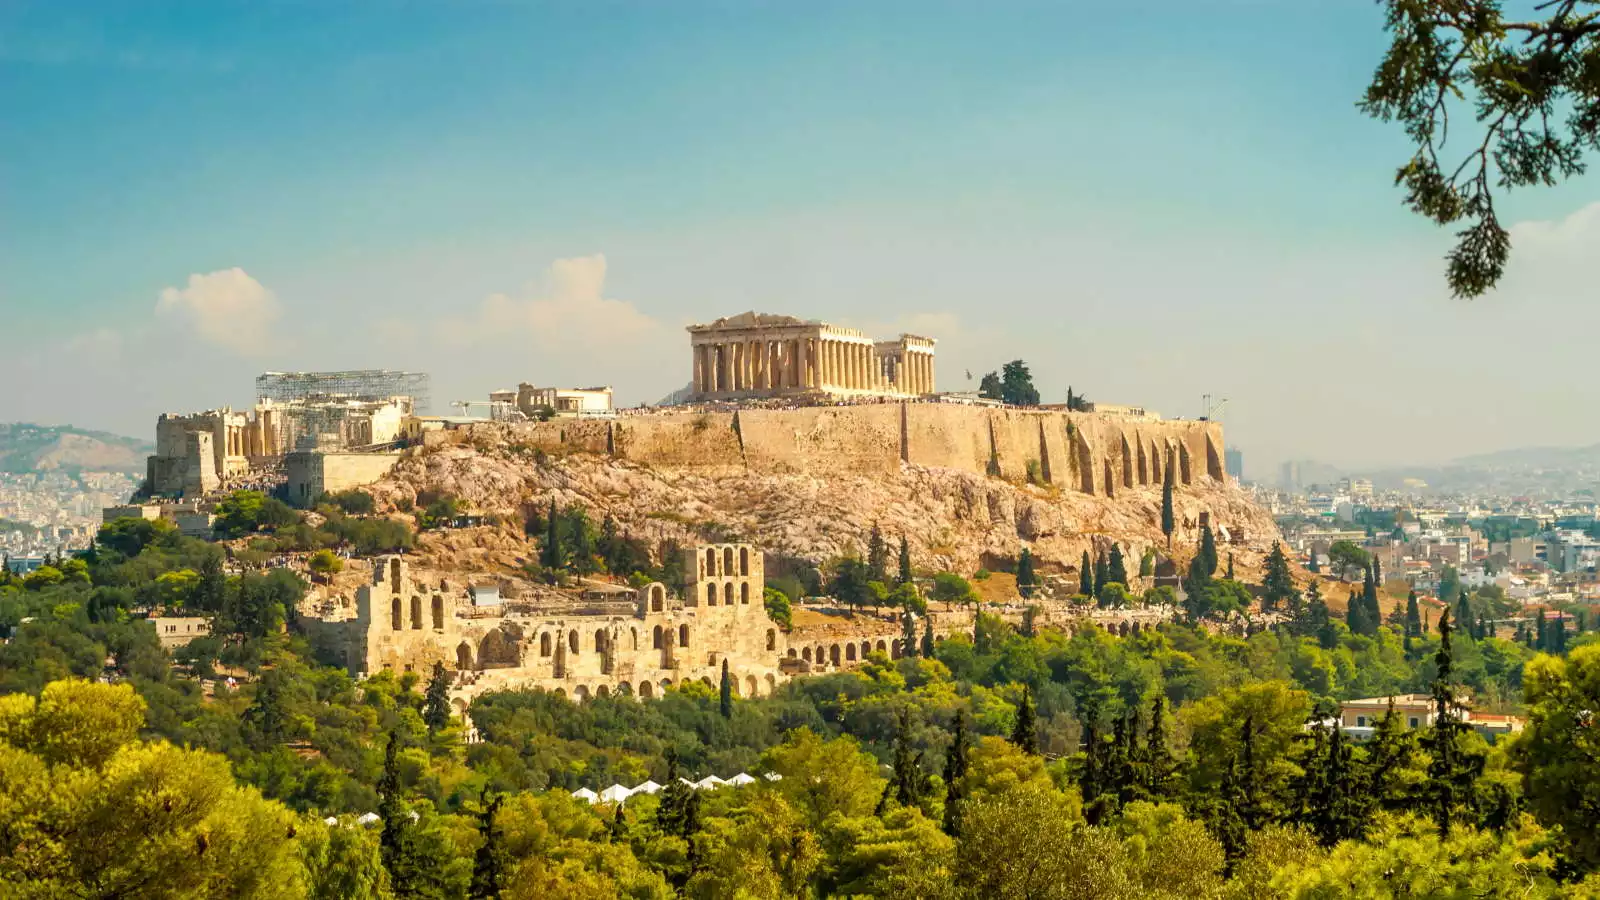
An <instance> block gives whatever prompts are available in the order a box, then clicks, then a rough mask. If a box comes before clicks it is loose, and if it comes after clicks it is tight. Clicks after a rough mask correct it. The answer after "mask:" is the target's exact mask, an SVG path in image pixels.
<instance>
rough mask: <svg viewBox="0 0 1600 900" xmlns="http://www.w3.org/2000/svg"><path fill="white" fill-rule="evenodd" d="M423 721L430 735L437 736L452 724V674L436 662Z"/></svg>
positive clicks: (442, 664) (424, 707) (427, 694)
mask: <svg viewBox="0 0 1600 900" xmlns="http://www.w3.org/2000/svg"><path fill="white" fill-rule="evenodd" d="M422 721H423V723H424V724H426V725H427V726H428V733H429V734H437V733H439V732H440V731H443V730H444V728H445V726H447V725H449V724H450V673H449V672H447V671H445V668H444V663H441V662H435V663H434V664H433V671H432V672H431V673H430V674H429V676H428V688H427V693H426V694H425V695H424V698H423V702H422Z"/></svg>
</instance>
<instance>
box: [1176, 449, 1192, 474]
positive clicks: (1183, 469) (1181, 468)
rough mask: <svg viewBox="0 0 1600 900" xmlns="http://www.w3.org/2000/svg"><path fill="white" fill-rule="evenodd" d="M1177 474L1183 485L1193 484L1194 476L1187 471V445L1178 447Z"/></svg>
mask: <svg viewBox="0 0 1600 900" xmlns="http://www.w3.org/2000/svg"><path fill="white" fill-rule="evenodd" d="M1178 473H1179V474H1180V475H1182V476H1183V478H1182V481H1183V483H1184V484H1194V474H1193V473H1192V472H1191V471H1190V470H1189V445H1188V444H1179V445H1178Z"/></svg>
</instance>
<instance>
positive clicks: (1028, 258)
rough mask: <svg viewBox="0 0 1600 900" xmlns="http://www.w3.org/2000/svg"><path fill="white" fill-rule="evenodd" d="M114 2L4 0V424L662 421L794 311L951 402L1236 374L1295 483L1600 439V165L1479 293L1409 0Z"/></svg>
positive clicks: (1201, 385) (1249, 429) (1217, 383)
mask: <svg viewBox="0 0 1600 900" xmlns="http://www.w3.org/2000/svg"><path fill="white" fill-rule="evenodd" d="M79 9H80V12H79V13H78V14H77V15H67V14H64V13H61V12H60V11H58V10H56V9H54V8H52V7H51V6H49V5H45V4H19V5H11V6H8V7H7V9H6V10H5V11H4V12H0V35H3V37H0V77H3V78H4V80H5V82H6V83H7V84H8V88H7V90H6V91H5V92H3V93H0V116H4V118H5V119H6V121H8V122H9V123H11V124H12V126H13V128H12V129H11V131H12V132H13V135H14V136H13V137H12V139H10V140H8V141H6V142H4V144H3V145H0V172H3V173H5V175H6V181H7V182H8V194H7V199H6V202H5V203H4V204H0V232H3V233H4V234H6V236H7V239H6V240H5V241H3V242H0V309H3V311H4V314H5V316H6V317H7V320H8V322H9V324H10V325H11V327H12V328H13V329H14V330H15V333H17V334H21V335H25V336H27V337H28V340H26V341H25V345H24V347H23V349H22V350H21V351H20V352H16V353H11V354H7V356H6V358H5V359H3V360H0V384H3V385H6V386H8V389H7V390H6V391H5V393H4V399H3V400H0V420H3V421H12V420H23V421H43V422H71V423H72V424H76V425H81V426H84V427H92V428H106V429H109V430H113V431H117V432H121V433H125V434H131V435H134V436H139V437H146V438H148V436H149V434H150V430H151V423H152V422H153V421H154V417H155V416H156V415H157V414H158V413H160V412H164V411H180V410H186V409H201V408H208V407H212V406H219V405H224V404H232V405H235V406H241V405H245V404H247V403H248V402H249V401H250V400H251V398H252V391H251V389H250V379H251V378H253V377H254V376H255V375H257V374H259V373H260V372H262V371H266V370H273V369H284V370H288V369H293V370H301V369H304V370H325V369H347V368H364V367H388V368H403V369H420V370H423V371H428V372H430V373H432V374H433V375H434V378H435V396H436V403H435V405H436V406H438V407H440V410H438V411H446V410H447V409H448V407H447V406H446V404H448V402H449V401H451V400H456V399H482V398H483V397H485V396H486V395H487V392H488V391H490V390H493V389H497V388H505V387H509V386H514V385H515V384H516V383H518V382H519V381H530V382H536V383H541V384H595V383H609V384H613V385H615V386H616V388H617V392H618V393H617V400H618V403H619V404H624V405H632V404H636V403H640V402H653V401H655V400H658V399H660V398H661V397H663V396H665V395H667V394H668V393H670V392H672V391H675V390H679V389H682V388H683V387H684V386H685V385H686V384H688V382H689V380H690V374H691V373H690V371H689V367H688V365H687V364H686V362H685V353H684V350H685V347H686V344H687V338H686V336H685V334H684V332H683V330H682V329H683V326H685V325H687V324H690V323H693V322H707V321H711V320H714V319H716V318H718V317H720V316H727V315H735V314H738V313H741V312H744V311H746V310H755V311H758V312H769V313H775V314H791V315H797V316H801V317H803V318H808V319H811V318H816V319H823V320H826V321H829V322H833V323H836V324H839V325H841V326H846V327H852V328H858V329H860V330H862V331H865V332H867V333H872V334H892V333H898V332H901V331H910V332H913V333H919V334H927V335H929V336H931V337H934V338H937V339H938V340H939V345H938V355H939V372H940V379H939V386H940V388H941V389H962V388H966V387H976V383H977V378H978V377H980V376H981V375H982V374H983V373H984V372H987V371H991V370H995V369H998V368H999V367H1000V366H1001V365H1002V364H1003V363H1004V362H1006V361H1008V360H1010V359H1013V358H1022V359H1024V360H1027V361H1028V363H1029V364H1030V367H1031V368H1032V370H1033V372H1034V375H1035V378H1036V381H1037V383H1038V385H1039V387H1040V390H1041V393H1042V394H1043V396H1044V399H1045V400H1046V401H1047V402H1050V401H1055V402H1059V401H1061V400H1062V399H1064V397H1065V393H1066V390H1067V387H1068V386H1069V385H1071V386H1072V387H1073V388H1074V389H1075V390H1077V391H1079V392H1081V393H1084V394H1087V395H1088V396H1089V397H1090V399H1093V400H1100V401H1103V402H1108V403H1127V404H1138V405H1142V406H1146V407H1149V408H1153V409H1156V410H1159V411H1160V412H1162V413H1163V414H1165V415H1167V416H1169V417H1179V416H1182V417H1188V418H1193V417H1195V416H1198V415H1199V414H1200V413H1201V395H1202V394H1205V393H1210V394H1212V395H1214V396H1217V397H1228V398H1230V401H1231V402H1230V404H1229V406H1228V408H1227V409H1226V411H1225V412H1224V414H1223V417H1222V419H1223V422H1224V425H1225V427H1226V429H1227V432H1228V443H1229V444H1230V445H1231V446H1235V447H1238V448H1239V449H1241V450H1243V451H1244V452H1245V455H1246V457H1247V462H1246V466H1247V473H1248V474H1249V475H1251V476H1252V477H1254V478H1256V479H1258V480H1265V479H1267V478H1269V477H1270V473H1273V472H1274V471H1275V470H1276V467H1277V465H1278V464H1279V463H1280V462H1281V461H1283V460H1286V459H1318V460H1326V461H1327V462H1329V463H1332V464H1335V465H1339V466H1341V467H1343V468H1349V469H1361V468H1372V467H1379V466H1384V465H1395V464H1423V463H1429V462H1438V461H1443V460H1447V459H1453V458H1456V457H1459V456H1464V455H1469V454H1473V453H1481V452H1487V451H1493V450H1497V449H1502V448H1509V447H1520V446H1532V445H1566V446H1578V445H1587V444H1593V443H1596V442H1597V441H1600V424H1597V423H1594V422H1592V421H1589V420H1587V417H1584V416H1581V415H1573V414H1571V413H1572V411H1579V410H1583V409H1585V402H1586V400H1587V399H1588V396H1589V395H1590V393H1592V392H1591V391H1590V390H1589V389H1588V388H1587V387H1586V386H1585V385H1586V378H1585V376H1586V375H1588V372H1589V369H1588V367H1587V365H1586V364H1587V362H1588V360H1589V358H1590V356H1591V355H1592V354H1591V351H1590V349H1589V341H1588V339H1587V335H1589V334H1592V333H1593V332H1594V329H1595V326H1596V325H1600V304H1595V303H1594V302H1593V300H1594V299H1595V296H1594V290H1593V288H1592V287H1590V286H1588V285H1586V284H1585V282H1584V275H1585V260H1584V256H1585V254H1586V252H1592V248H1593V247H1594V246H1596V245H1597V244H1600V202H1596V201H1597V198H1600V188H1597V187H1596V182H1595V181H1594V180H1593V179H1590V180H1588V181H1585V180H1582V179H1580V180H1577V181H1574V182H1571V183H1568V184H1565V185H1562V186H1560V187H1557V188H1554V189H1550V190H1541V191H1534V192H1525V193H1523V194H1520V195H1514V196H1513V197H1512V198H1510V200H1509V201H1508V203H1507V205H1506V207H1505V209H1504V214H1505V215H1506V217H1507V221H1508V222H1514V223H1516V224H1515V226H1514V227H1513V229H1512V231H1513V240H1514V245H1515V250H1514V255H1513V259H1512V263H1511V266H1510V268H1509V269H1508V273H1507V277H1506V281H1505V283H1504V284H1503V285H1502V287H1501V288H1500V290H1498V291H1497V292H1495V293H1493V294H1491V295H1489V296H1487V297H1485V298H1483V299H1482V300H1479V301H1475V302H1472V303H1465V302H1461V301H1455V300H1451V299H1450V298H1449V296H1448V290H1447V289H1446V287H1445V285H1444V281H1443V266H1442V261H1441V256H1442V254H1443V253H1444V252H1445V250H1446V249H1447V248H1448V246H1449V244H1450V240H1451V237H1450V235H1449V234H1448V233H1444V232H1440V231H1438V230H1436V229H1434V228H1432V227H1431V226H1430V225H1428V224H1427V223H1426V222H1423V221H1421V220H1419V219H1417V218H1416V217H1414V216H1413V215H1412V214H1410V213H1408V212H1407V211H1405V210H1404V209H1402V208H1401V206H1400V204H1399V202H1398V201H1399V196H1398V192H1397V191H1396V190H1394V189H1393V188H1392V187H1391V186H1390V179H1391V176H1392V172H1393V169H1394V167H1395V165H1397V164H1398V163H1399V162H1400V161H1401V160H1403V159H1404V158H1405V155H1406V152H1407V148H1406V146H1405V142H1404V137H1403V135H1401V134H1399V133H1398V131H1397V130H1396V129H1394V128H1392V127H1388V126H1384V125H1383V124H1381V123H1377V122H1373V121H1371V120H1368V119H1365V118H1363V117H1362V116H1361V115H1360V114H1359V113H1358V112H1357V111H1356V110H1355V108H1354V101H1355V99H1356V98H1357V97H1359V95H1360V92H1361V90H1362V88H1363V87H1364V85H1365V82H1366V80H1367V78H1368V77H1369V76H1370V73H1371V70H1372V68H1373V67H1374V66H1375V65H1376V62H1377V60H1378V57H1379V55H1380V54H1381V52H1382V49H1383V47H1384V43H1385V36H1384V34H1383V32H1382V29H1381V24H1382V23H1381V16H1380V10H1378V9H1377V8H1376V7H1373V6H1370V5H1367V4H1333V3H1317V4H1294V5H1289V4H1276V3H1265V2H1260V3H1236V4H1228V5H1226V6H1225V7H1222V8H1219V9H1214V10H1213V9H1208V10H1205V11H1199V10H1195V9H1193V8H1188V7H1185V6H1184V5H1181V4H1169V3H1158V4H1155V5H1154V6H1153V7H1151V9H1150V10H1148V12H1150V13H1151V14H1159V15H1161V16H1163V17H1165V19H1166V20H1167V21H1169V23H1170V24H1171V25H1172V26H1173V27H1171V28H1167V29H1156V30H1155V31H1154V32H1152V31H1150V30H1148V29H1145V28H1143V27H1140V26H1139V23H1138V22H1137V21H1135V20H1134V19H1133V18H1132V17H1131V16H1130V15H1127V14H1123V15H1118V14H1115V13H1112V12H1108V11H1106V10H1103V9H1098V10H1097V9H1089V8H1086V7H1082V6H1079V5H1076V4H1068V5H1065V6H1051V7H1048V8H1047V7H1044V6H1040V5H1036V4H1012V5H1009V6H1006V7H1005V8H1003V9H1002V10H1001V11H998V12H996V11H994V10H978V9H976V8H967V7H962V6H959V5H937V4H936V5H933V6H926V5H917V6H916V7H913V6H911V5H909V4H904V3H885V4H875V5H873V7H872V8H871V9H859V8H855V7H852V6H850V5H845V4H826V3H825V4H819V5H814V6H808V7H807V9H806V11H805V12H804V14H802V13H800V12H798V11H796V10H794V9H782V8H765V9H744V8H740V7H737V6H732V5H727V4H693V5H688V6H678V7H675V8H674V9H673V10H672V11H671V12H670V14H669V13H667V12H666V11H662V10H652V9H651V8H649V7H646V6H641V5H631V4H621V5H615V6H609V7H604V8H598V7H596V8H588V9H582V10H580V9H574V8H568V7H561V6H557V5H552V4H526V5H515V4H513V5H495V4H466V5H459V6H453V7H451V9H449V10H448V11H447V10H444V9H442V8H440V9H425V8H424V9H408V10H405V11H403V12H396V11H394V10H393V9H391V8H390V7H388V6H386V5H381V4H350V5H347V6H345V7H343V8H342V9H341V10H340V11H339V12H338V13H337V14H335V15H329V14H325V13H323V12H322V11H321V10H314V9H312V8H309V7H296V6H282V5H279V6H274V7H272V8H271V9H270V10H266V9H262V8H256V7H250V6H243V5H231V4H205V5H198V6H184V5H181V4H179V5H162V6H149V7H140V8H139V9H138V10H137V11H134V12H130V11H129V10H128V9H126V8H123V7H117V6H106V7H104V8H101V9H100V12H101V13H102V15H99V16H95V15H86V14H84V12H83V10H86V9H88V7H80V8H79ZM1306 33H1316V34H1318V35H1320V36H1321V37H1320V38H1319V40H1318V41H1317V42H1316V43H1315V44H1314V45H1309V46H1308V45H1306V44H1305V42H1304V41H1303V40H1300V39H1299V38H1300V36H1301V35H1303V34H1306ZM1286 72H1292V73H1293V76H1294V77H1293V78H1292V79H1291V78H1285V77H1283V75H1284V73H1286ZM968 370H970V371H971V372H972V373H973V379H972V381H971V382H968V381H967V380H966V378H965V377H964V375H965V372H966V371H968Z"/></svg>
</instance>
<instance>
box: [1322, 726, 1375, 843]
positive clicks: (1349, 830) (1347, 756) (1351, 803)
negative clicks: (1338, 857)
mask: <svg viewBox="0 0 1600 900" xmlns="http://www.w3.org/2000/svg"><path fill="white" fill-rule="evenodd" d="M1316 731H1317V732H1318V742H1319V743H1320V744H1322V745H1323V747H1324V748H1325V749H1324V752H1323V754H1322V759H1321V760H1320V761H1319V762H1320V764H1321V772H1320V773H1319V774H1318V777H1317V778H1316V785H1315V790H1314V791H1313V793H1312V795H1311V796H1310V797H1309V798H1308V799H1309V801H1310V809H1311V818H1310V823H1309V824H1310V826H1311V831H1312V833H1313V834H1315V835H1316V836H1317V838H1318V840H1319V841H1321V842H1322V845H1323V846H1324V847H1332V846H1334V845H1335V844H1338V843H1339V842H1340V841H1346V840H1353V839H1356V838H1359V837H1360V836H1361V835H1362V834H1363V833H1364V832H1365V831H1366V815H1365V813H1364V810H1363V809H1362V806H1363V801H1362V788H1361V785H1360V783H1359V781H1358V778H1357V775H1356V772H1355V767H1354V764H1353V761H1352V758H1351V750H1350V746H1349V745H1348V744H1347V743H1345V739H1344V730H1343V729H1341V728H1340V727H1339V726H1338V724H1337V723H1335V724H1334V725H1333V726H1332V727H1331V728H1327V729H1324V728H1321V727H1318V728H1317V729H1316ZM1324 732H1327V736H1326V737H1325V738H1324V737H1323V736H1322V735H1323V733H1324Z"/></svg>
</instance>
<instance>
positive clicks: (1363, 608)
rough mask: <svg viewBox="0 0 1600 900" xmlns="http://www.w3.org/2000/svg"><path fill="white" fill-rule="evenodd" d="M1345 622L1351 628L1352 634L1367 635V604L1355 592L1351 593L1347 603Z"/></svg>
mask: <svg viewBox="0 0 1600 900" xmlns="http://www.w3.org/2000/svg"><path fill="white" fill-rule="evenodd" d="M1344 621H1345V624H1346V625H1349V626H1350V633H1351V634H1362V635H1364V634H1366V633H1367V627H1368V623H1367V604H1366V601H1365V600H1363V599H1362V598H1361V597H1360V596H1359V595H1357V594H1356V592H1355V591H1354V590H1352V591H1351V592H1350V598H1349V599H1348V600H1347V601H1345V607H1344Z"/></svg>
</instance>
